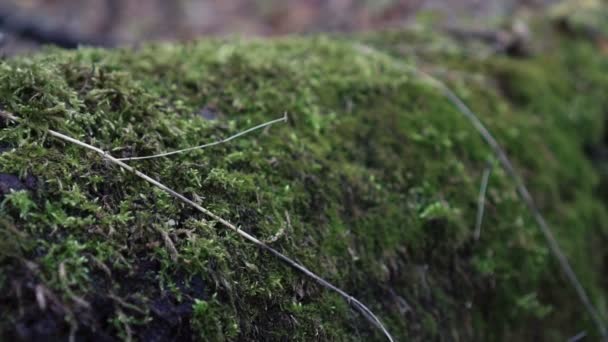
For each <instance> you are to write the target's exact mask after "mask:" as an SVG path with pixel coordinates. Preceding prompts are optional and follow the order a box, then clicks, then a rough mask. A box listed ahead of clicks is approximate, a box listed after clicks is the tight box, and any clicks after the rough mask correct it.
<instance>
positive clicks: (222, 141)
mask: <svg viewBox="0 0 608 342" xmlns="http://www.w3.org/2000/svg"><path fill="white" fill-rule="evenodd" d="M279 122H287V113H285V114H283V117H282V118H279V119H275V120H272V121H268V122H265V123H263V124H260V125H257V126H255V127H251V128H249V129H246V130H244V131H242V132H239V133H237V134H235V135H232V136H230V137H228V138H225V139H222V140H218V141H214V142H211V143H207V144H204V145H199V146H194V147H188V148H184V149H181V150H177V151H171V152H164V153H159V154H153V155H149V156H142V157H130V158H117V160H122V161H130V160H142V159H152V158H161V157H168V156H171V155H174V154H180V153H184V152H189V151H193V150H200V149H203V148H206V147H211V146H215V145H220V144H223V143H227V142H229V141H230V140H233V139H236V138H238V137H240V136H243V135H245V134H248V133H251V132H253V131H255V130H258V129H262V128H264V127H268V126H270V125H274V124H275V123H279Z"/></svg>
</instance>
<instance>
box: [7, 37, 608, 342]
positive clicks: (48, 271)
mask: <svg viewBox="0 0 608 342" xmlns="http://www.w3.org/2000/svg"><path fill="white" fill-rule="evenodd" d="M545 34H548V35H550V37H551V39H550V40H548V42H549V43H548V44H550V45H551V48H550V49H548V50H547V52H545V53H540V54H539V55H537V56H533V57H529V58H526V59H521V58H513V57H509V56H493V57H491V58H478V57H476V56H472V55H471V54H470V53H469V52H468V51H464V50H458V49H453V48H448V49H444V50H442V49H432V50H420V49H416V48H417V47H421V46H424V45H425V44H426V43H427V42H434V43H436V42H443V41H445V40H446V38H445V37H443V38H442V37H438V36H434V35H435V34H434V33H433V34H431V33H427V32H387V33H381V34H374V35H367V36H364V37H356V38H345V37H334V38H327V37H306V38H295V37H290V38H283V39H275V40H270V41H266V40H247V41H239V40H233V39H231V40H204V41H200V42H196V43H190V44H184V45H172V44H152V45H147V46H145V47H142V48H140V49H138V50H136V51H133V50H129V49H119V50H112V51H106V50H100V49H89V48H86V49H80V50H77V51H61V50H54V49H51V50H49V51H47V52H45V53H42V54H38V55H35V56H32V57H20V58H15V59H8V60H4V61H2V63H1V64H0V103H1V105H2V108H3V110H5V111H8V112H10V113H13V114H14V115H16V116H18V117H20V118H21V122H20V123H19V124H11V123H8V122H7V123H3V124H2V126H1V127H2V129H1V131H0V147H2V150H1V151H2V153H0V173H2V174H9V175H15V176H17V177H20V179H22V180H25V179H26V178H27V177H34V178H35V180H36V182H35V184H34V185H33V186H30V187H29V188H26V189H21V190H19V191H14V192H12V193H6V194H3V195H2V199H1V205H0V215H1V216H0V237H1V239H0V270H1V272H0V302H1V303H2V305H1V308H2V309H0V322H1V323H0V330H1V331H2V335H3V336H6V337H9V336H14V337H15V336H16V337H18V338H20V339H25V340H33V339H37V338H46V339H49V338H53V337H57V338H58V337H66V336H68V335H69V334H70V333H71V332H72V333H73V332H74V331H75V334H76V337H79V338H87V337H93V336H94V337H96V338H109V339H113V338H117V339H129V338H135V339H138V340H164V339H168V338H169V337H171V338H180V339H186V340H187V339H208V340H282V339H290V340H291V339H293V340H313V339H315V340H371V339H376V340H380V339H382V336H381V335H380V334H379V333H378V332H377V331H376V330H375V329H374V328H373V326H371V325H370V324H368V323H367V322H366V321H365V320H364V319H363V318H362V317H361V316H359V315H358V314H357V313H356V312H355V311H353V310H351V309H350V308H349V306H348V304H347V303H346V302H344V301H343V300H342V299H341V298H340V297H339V296H338V295H336V294H334V293H331V292H328V291H327V290H325V289H323V288H320V287H319V286H317V285H316V284H315V283H313V282H311V281H310V280H309V279H307V278H306V277H304V276H303V275H302V274H299V273H297V272H296V271H295V270H293V269H291V268H289V267H288V266H287V265H285V264H283V263H282V262H281V261H280V260H277V259H276V258H274V257H273V256H272V255H269V254H267V253H265V252H264V251H261V250H259V249H257V248H255V247H254V246H252V245H251V244H249V243H247V242H246V241H244V240H242V239H240V238H239V237H238V235H236V234H235V233H234V232H232V231H227V230H225V229H223V228H222V227H221V226H219V225H216V224H215V222H214V221H213V220H211V219H209V218H208V217H205V216H204V215H202V214H200V213H198V212H196V211H195V210H193V209H192V208H190V207H188V206H186V205H183V204H182V203H180V202H178V201H176V200H175V199H173V198H172V197H171V196H170V195H168V194H166V193H164V192H162V191H161V190H159V189H156V188H154V187H152V186H150V185H149V184H147V183H145V182H143V181H142V180H140V179H139V178H137V177H136V176H135V175H133V174H130V173H128V172H124V171H121V170H120V169H119V168H117V167H116V166H113V165H111V164H109V163H107V162H105V161H104V160H103V159H102V158H101V157H100V156H98V155H96V154H94V153H92V152H90V151H87V150H85V149H83V148H81V147H79V146H75V145H72V144H68V143H65V142H62V141H59V140H56V139H54V138H52V137H50V136H48V135H47V134H46V130H47V129H48V128H52V129H54V130H57V131H60V132H63V133H66V134H69V135H70V136H73V137H76V138H78V139H81V140H83V141H86V142H88V143H90V144H92V145H95V146H97V147H100V148H102V149H104V150H106V151H109V152H110V153H112V154H113V155H115V156H117V157H130V156H137V155H148V154H153V153H158V152H163V151H167V150H172V149H180V148H186V147H191V146H196V145H200V144H203V143H206V142H210V141H213V140H217V139H220V138H223V137H227V136H229V135H230V134H233V133H236V132H238V131H239V130H242V129H245V128H247V127H250V126H252V125H255V124H258V123H262V122H264V121H268V120H271V119H275V118H277V117H280V116H281V115H283V113H284V112H287V113H288V115H289V122H288V124H283V125H278V126H277V125H275V126H273V127H271V128H269V129H268V130H266V131H264V132H262V133H257V134H252V135H248V136H245V137H242V138H240V139H238V140H234V141H231V142H230V143H227V144H222V145H218V146H215V147H212V148H209V149H204V150H198V151H193V152H190V153H184V154H179V155H174V156H171V157H167V158H161V159H150V160H141V161H132V162H129V163H130V164H131V165H132V166H134V167H135V168H137V169H139V170H142V171H144V172H145V173H147V174H148V175H150V176H152V177H154V178H156V179H159V180H162V181H163V182H164V183H166V184H167V185H168V186H170V187H172V188H174V189H176V190H178V191H180V192H182V193H183V194H184V195H186V196H187V197H189V198H192V199H194V200H195V201H197V202H199V203H201V204H202V205H203V206H205V207H206V208H208V209H210V210H211V211H213V212H214V213H216V214H218V215H220V216H222V217H224V218H226V219H228V220H230V221H231V222H234V223H235V224H238V225H239V226H240V227H242V229H244V230H246V231H248V232H250V233H252V234H254V235H255V236H257V237H259V238H260V239H262V240H265V241H273V240H276V241H274V242H272V246H273V247H274V248H277V249H278V250H280V251H282V252H284V253H285V254H287V255H289V256H291V257H293V258H295V259H297V260H299V261H300V262H302V263H303V264H304V265H306V266H307V267H309V268H310V269H313V270H315V271H316V272H318V273H319V274H320V275H321V276H323V277H325V278H326V279H328V280H330V281H331V282H333V283H334V284H336V285H338V286H339V287H341V288H343V289H345V290H346V291H347V292H349V293H351V294H353V295H354V296H355V297H356V298H358V299H359V300H361V301H362V302H363V303H366V304H368V305H369V307H370V308H371V309H372V311H374V312H375V313H376V314H378V316H380V317H381V318H382V320H383V321H384V323H385V324H386V326H387V328H388V329H389V331H390V332H391V333H392V334H393V335H394V336H395V338H396V339H397V340H429V339H460V340H469V339H472V338H476V339H479V340H492V339H506V338H509V339H515V340H516V339H518V338H524V337H530V336H534V335H535V334H537V332H538V331H543V332H544V333H545V334H546V336H554V337H556V338H562V339H563V338H564V337H568V336H571V335H573V334H575V333H577V332H579V331H580V330H583V329H585V330H587V331H588V332H589V333H592V332H593V331H594V328H593V326H592V325H591V322H590V320H589V319H588V318H587V316H586V314H585V312H584V311H583V308H582V307H581V305H579V304H578V302H577V298H576V295H575V293H574V291H573V290H571V289H570V288H569V287H568V286H567V283H566V281H565V280H564V279H563V278H562V277H561V276H560V275H559V274H560V270H559V268H558V266H557V263H556V262H555V261H554V260H553V258H552V256H551V255H550V253H549V252H548V249H547V247H546V244H545V241H544V240H543V238H542V236H541V235H540V233H539V231H538V229H537V228H536V226H535V225H534V221H533V219H532V217H531V215H530V213H529V212H528V211H527V209H526V207H525V206H524V205H523V204H522V203H521V201H520V200H519V199H518V197H517V194H516V192H515V190H514V186H513V184H512V182H511V181H510V179H509V178H508V176H507V175H506V174H505V173H504V172H502V170H500V169H499V168H497V167H496V168H495V169H494V171H493V172H492V175H491V177H490V181H489V188H488V193H487V199H486V202H487V206H486V213H485V220H484V222H483V230H482V234H481V239H480V240H479V241H478V242H474V240H473V228H474V225H475V218H476V210H477V197H478V189H479V183H480V181H481V174H482V173H483V170H484V168H485V167H486V165H487V162H488V161H494V156H493V155H492V153H491V150H490V149H489V148H488V147H487V146H485V144H484V143H483V141H482V139H481V138H480V137H479V136H478V134H477V132H476V131H475V130H474V129H473V128H472V127H471V126H470V124H469V123H468V122H467V121H466V120H465V119H464V118H463V117H462V116H461V114H460V113H459V112H458V111H457V110H456V109H455V108H453V106H452V105H451V104H450V103H449V102H448V101H446V99H445V98H443V96H442V95H441V94H440V93H438V92H437V91H436V89H434V88H433V87H432V86H430V85H428V84H426V83H425V82H424V81H423V80H420V79H417V78H416V77H414V76H413V75H412V74H411V73H408V72H406V71H405V70H404V69H403V68H401V67H400V63H402V62H403V63H411V64H412V65H416V66H417V67H419V68H423V69H425V70H428V71H429V72H432V73H436V74H437V77H440V78H442V79H444V80H445V81H446V82H448V84H449V85H450V86H451V87H452V88H453V89H454V90H455V91H456V92H457V93H458V94H459V95H460V96H461V97H462V98H463V99H464V101H465V102H467V103H468V104H469V105H470V106H471V107H472V108H474V109H475V110H476V111H477V112H478V113H479V114H480V115H481V119H482V120H483V121H484V122H486V123H487V125H488V127H489V128H490V129H491V131H492V132H493V133H494V134H495V135H496V137H497V139H498V140H499V141H500V142H501V143H502V144H503V145H504V147H505V148H506V150H507V152H508V153H509V155H510V156H511V157H512V159H513V160H514V161H515V163H516V164H517V167H518V169H519V170H521V172H522V174H523V175H524V177H525V180H526V182H527V183H528V184H529V185H530V187H531V190H532V192H533V195H534V197H535V198H536V199H537V202H538V205H539V207H540V208H541V210H542V212H543V213H545V214H546V215H547V217H548V219H549V221H550V223H551V224H552V226H553V227H554V229H555V233H556V235H557V237H558V239H559V241H560V243H561V245H562V247H563V248H564V250H565V252H566V254H567V255H568V256H569V257H570V260H571V262H572V264H573V266H574V268H575V269H576V271H577V274H578V275H579V276H580V277H581V280H582V282H583V284H584V285H585V287H586V288H587V289H588V290H589V292H590V294H591V296H592V298H593V300H594V302H595V303H596V304H598V305H599V308H600V311H601V313H602V314H603V315H604V316H605V315H606V311H607V307H606V294H605V288H606V283H607V281H608V279H607V278H606V276H605V274H604V272H602V271H601V270H602V269H605V267H606V260H608V251H607V250H606V249H605V248H604V247H603V246H604V245H605V243H606V236H607V234H608V230H607V228H608V227H606V225H605V223H606V222H608V211H607V210H606V203H607V202H606V199H607V197H606V195H605V193H602V192H601V189H600V185H601V184H605V177H606V174H605V173H602V172H601V170H600V168H599V167H598V165H597V164H594V162H593V161H592V160H591V159H590V158H589V157H588V155H586V154H585V152H584V150H585V148H586V147H589V146H598V144H600V143H601V142H602V139H603V138H604V135H605V134H606V132H605V131H604V128H605V119H606V118H605V114H606V111H607V109H608V98H607V97H606V95H605V94H606V93H607V92H606V91H607V90H608V76H607V75H608V62H607V60H606V58H605V57H603V56H602V55H601V54H599V53H598V52H597V50H596V47H595V46H594V45H593V42H590V41H583V40H574V39H571V38H568V37H558V36H556V35H555V33H550V34H549V33H545ZM416 37H417V38H416ZM426 37H434V38H433V39H429V40H427V39H426ZM362 44H365V48H366V49H374V50H375V51H377V52H378V53H376V54H368V53H364V52H362V50H361V47H362ZM446 44H447V43H446ZM404 51H405V52H404ZM397 62H399V63H397ZM602 182H604V183H602ZM166 237H168V238H169V239H170V240H171V241H170V242H168V241H166ZM170 243H172V244H173V245H174V247H175V250H176V251H177V254H175V253H174V252H175V251H173V250H172V248H171V246H170ZM74 329H75V330H74Z"/></svg>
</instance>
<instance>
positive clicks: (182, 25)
mask: <svg viewBox="0 0 608 342" xmlns="http://www.w3.org/2000/svg"><path fill="white" fill-rule="evenodd" d="M552 3H555V0H483V1H482V0H457V1H453V0H451V1H447V0H383V1H371V0H330V1H320V0H301V1H279V0H255V1H245V0H225V1H208V0H181V1H158V0H156V1H155V0H124V1H119V0H104V1H97V0H83V1H71V0H27V1H18V2H17V1H11V0H4V1H0V16H1V15H2V12H4V13H5V16H7V17H8V20H12V19H14V18H18V19H22V20H26V21H27V20H29V21H33V22H36V23H37V24H38V25H40V26H42V27H45V28H47V29H51V30H60V31H68V32H76V33H78V34H79V35H80V36H83V37H93V38H94V40H99V39H103V40H107V41H112V42H113V43H116V44H133V43H139V42H142V41H149V40H182V41H183V40H191V39H194V38H197V37H200V36H209V35H234V34H236V35H244V36H275V35H284V34H292V33H315V32H353V31H363V30H373V29H381V28H387V27H402V26H404V25H407V24H409V23H411V22H412V21H413V20H414V19H415V18H416V17H419V15H421V14H423V13H425V14H429V13H434V14H435V15H437V16H438V18H440V20H438V21H439V22H441V23H444V24H447V25H454V24H460V25H467V26H474V27H487V26H496V25H497V24H499V23H500V21H501V18H504V17H507V16H509V15H512V14H513V13H516V12H519V11H522V10H524V11H526V10H530V9H536V10H537V9H539V8H544V7H545V6H546V5H549V4H552ZM8 20H7V21H8ZM1 30H2V28H1V27H0V32H2V31H1ZM38 46H39V45H38V44H35V43H32V42H29V41H27V40H23V39H21V38H17V37H15V36H13V35H11V34H9V33H4V34H2V36H1V40H0V53H2V54H4V55H13V54H16V53H19V52H23V51H31V50H37V48H38Z"/></svg>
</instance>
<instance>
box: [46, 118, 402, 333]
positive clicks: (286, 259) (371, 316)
mask: <svg viewBox="0 0 608 342" xmlns="http://www.w3.org/2000/svg"><path fill="white" fill-rule="evenodd" d="M281 120H283V119H281ZM48 132H49V134H50V135H52V136H54V137H56V138H58V139H61V140H64V141H67V142H70V143H73V144H76V145H78V146H81V147H84V148H86V149H89V150H91V151H95V152H96V153H98V154H99V155H101V156H102V157H103V158H104V159H106V160H107V161H109V162H111V163H113V164H116V165H118V166H119V167H121V168H123V169H125V170H127V171H129V172H132V173H134V174H135V175H136V176H138V177H140V178H142V179H144V180H145V181H147V182H148V183H150V184H152V185H154V186H156V187H157V188H159V189H161V190H163V191H165V192H166V193H168V194H170V195H171V196H173V197H175V198H177V199H178V200H180V201H182V202H184V203H186V204H188V205H190V206H191V207H193V208H195V209H196V210H198V211H200V212H201V213H203V214H205V215H207V216H209V217H210V218H212V219H214V220H215V221H217V222H219V223H220V224H221V225H223V226H224V227H226V228H228V229H231V230H233V231H235V232H236V233H237V234H239V235H241V236H242V237H243V238H245V239H246V240H248V241H250V242H252V243H253V244H255V245H257V246H258V247H259V248H261V249H264V250H266V251H268V252H269V253H270V254H272V255H274V256H276V257H277V258H279V259H281V260H282V261H284V262H285V263H286V264H288V265H290V266H291V267H293V268H295V269H296V270H298V271H300V272H302V273H304V274H305V275H307V276H308V277H310V278H312V279H313V280H315V281H316V282H317V283H318V284H320V285H321V286H323V287H325V288H327V289H329V290H332V291H334V292H336V293H338V294H339V295H340V296H341V297H342V298H344V299H345V300H346V301H347V302H348V303H349V304H350V305H351V306H352V307H354V308H355V309H357V310H358V311H359V312H360V313H361V314H362V315H363V317H365V318H366V319H367V320H368V321H369V322H370V323H371V324H373V325H374V326H375V327H376V328H378V329H379V330H381V331H382V333H383V334H384V335H385V336H386V338H387V339H388V340H389V341H391V342H393V338H392V336H391V335H390V333H389V332H388V331H387V330H386V328H385V327H384V325H383V324H382V322H381V321H380V319H378V317H376V315H374V313H373V312H372V311H371V310H369V309H368V308H367V307H366V306H365V305H364V304H363V303H361V302H360V301H359V300H357V299H356V298H354V297H352V296H351V295H349V294H348V293H346V292H344V291H343V290H342V289H340V288H338V287H336V286H335V285H333V284H331V283H330V282H328V281H327V280H325V279H323V278H321V277H320V276H318V275H316V274H315V273H314V272H312V271H310V270H309V269H307V268H306V267H304V266H303V265H301V264H299V263H297V262H296V261H294V260H292V259H291V258H289V257H288V256H286V255H284V254H282V253H281V252H279V251H277V250H275V249H274V248H272V247H270V246H268V245H267V244H265V243H263V242H262V241H260V240H258V239H257V238H256V237H255V236H253V235H251V234H249V233H247V232H245V231H243V230H241V229H240V228H239V227H237V226H235V225H234V224H232V223H230V222H229V221H227V220H225V219H223V218H222V217H220V216H218V215H216V214H214V213H213V212H211V211H209V210H208V209H206V208H204V207H202V206H200V205H199V204H197V203H196V202H194V201H192V200H190V199H188V198H187V197H186V196H184V195H182V194H180V193H178V192H177V191H175V190H173V189H171V188H169V187H167V186H166V185H164V184H162V183H161V182H159V181H157V180H155V179H154V178H152V177H150V176H148V175H146V174H144V173H142V172H140V171H137V170H136V169H134V168H133V167H131V166H129V165H127V164H125V163H124V162H123V161H121V160H119V159H117V158H114V157H113V156H111V155H110V154H108V153H107V152H105V151H103V150H101V149H99V148H97V147H95V146H92V145H89V144H87V143H84V142H82V141H80V140H77V139H74V138H72V137H69V136H67V135H65V134H62V133H59V132H56V131H53V130H48Z"/></svg>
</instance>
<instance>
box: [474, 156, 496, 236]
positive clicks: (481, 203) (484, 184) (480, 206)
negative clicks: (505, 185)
mask: <svg viewBox="0 0 608 342" xmlns="http://www.w3.org/2000/svg"><path fill="white" fill-rule="evenodd" d="M491 173H492V164H491V163H488V165H487V166H486V168H485V170H484V171H483V175H482V178H481V187H480V188H479V198H478V202H477V220H476V221H475V233H474V235H473V237H474V238H475V241H477V240H479V237H480V236H481V224H482V222H483V212H484V209H485V205H486V191H487V189H488V180H489V179H490V174H491Z"/></svg>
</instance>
